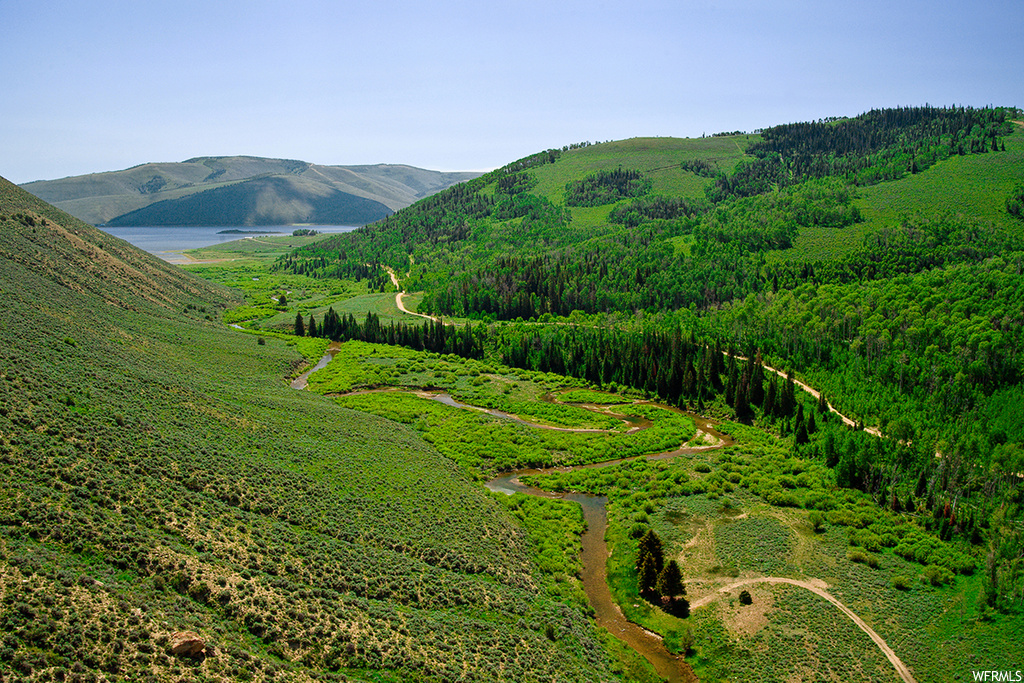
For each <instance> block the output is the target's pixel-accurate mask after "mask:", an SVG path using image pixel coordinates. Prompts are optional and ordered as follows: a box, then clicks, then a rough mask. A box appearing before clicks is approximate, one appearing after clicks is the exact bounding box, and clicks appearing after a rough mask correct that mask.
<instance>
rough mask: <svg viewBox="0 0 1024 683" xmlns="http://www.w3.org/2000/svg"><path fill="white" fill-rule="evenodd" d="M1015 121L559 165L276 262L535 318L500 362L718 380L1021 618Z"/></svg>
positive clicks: (776, 134) (538, 159)
mask: <svg viewBox="0 0 1024 683" xmlns="http://www.w3.org/2000/svg"><path fill="white" fill-rule="evenodd" d="M1020 117H1021V112H1020V111H1019V110H1016V109H1010V108H983V109H972V108H963V107H956V108H935V107H928V106H926V107H908V108H900V109H887V110H876V111H871V112H868V113H866V114H863V115H861V116H858V117H855V118H838V119H830V120H827V121H818V122H810V123H804V124H787V125H782V126H776V127H772V128H767V129H764V130H762V131H759V132H758V133H757V134H752V135H746V134H733V135H724V136H716V137H712V138H709V139H704V140H692V141H674V140H664V141H662V140H658V139H642V140H629V141H623V142H619V143H608V144H605V145H576V146H573V147H572V148H570V147H566V148H563V149H561V150H548V151H546V152H543V153H539V154H537V155H534V156H531V157H527V158H525V159H522V160H520V161H518V162H515V163H513V164H510V165H508V166H506V167H503V168H501V169H498V170H496V171H493V172H491V173H489V174H487V175H485V176H482V177H480V178H477V179H475V180H472V181H469V182H467V183H463V184H461V185H458V186H456V187H453V188H451V189H450V190H447V191H445V192H443V193H439V194H438V195H435V196H434V197H431V198H429V199H428V200H426V201H422V202H419V203H417V204H415V205H413V206H412V207H409V208H408V209H405V210H403V211H401V212H399V213H397V214H396V215H394V216H391V217H389V218H387V219H385V220H383V221H380V222H378V223H376V224H373V225H370V226H367V227H366V228H364V229H362V230H360V231H357V232H355V233H351V234H348V235H343V236H338V237H335V238H332V239H330V240H326V241H323V242H319V243H318V244H316V245H313V246H311V247H308V248H305V249H301V250H298V251H296V252H294V253H293V254H292V255H290V256H287V257H285V258H283V259H282V260H281V261H280V262H279V264H278V267H279V268H280V269H283V270H286V271H291V272H295V273H305V274H308V275H313V276H334V277H345V276H352V277H357V276H359V273H361V272H362V271H361V270H360V269H364V268H365V264H367V263H371V264H380V265H382V266H387V267H390V268H392V269H394V270H396V271H398V272H400V273H408V274H407V275H406V277H405V278H404V280H403V282H402V284H403V286H404V287H406V288H408V289H422V290H423V292H424V296H423V303H422V305H421V307H420V310H421V311H422V312H429V313H433V314H440V315H444V316H453V317H463V318H470V319H476V320H480V321H486V322H493V321H501V320H506V321H514V320H518V319H523V320H526V321H532V324H513V325H505V326H500V325H499V326H497V327H496V328H495V329H494V330H492V332H490V333H485V332H483V331H481V332H480V336H481V338H483V337H485V336H486V334H492V335H493V337H492V338H490V339H489V341H488V342H486V343H488V344H491V346H490V348H491V349H492V351H493V352H494V353H499V354H501V355H502V358H503V359H504V361H505V362H508V363H510V364H513V365H519V366H523V367H530V368H533V369H539V370H545V371H554V372H567V373H568V374H576V375H577V376H582V377H586V378H587V379H588V380H591V381H594V382H597V383H609V382H615V383H619V382H625V383H628V384H629V385H631V386H633V387H637V388H641V389H645V390H647V391H648V392H650V393H651V395H657V396H659V397H661V398H662V399H665V400H669V401H671V402H674V403H677V404H679V405H685V406H689V407H691V408H696V407H700V406H701V405H702V401H703V399H704V398H706V397H708V396H709V394H710V393H717V392H718V390H719V388H716V389H715V390H714V392H712V391H711V389H710V388H709V382H710V383H712V384H713V383H715V382H720V389H721V390H723V391H724V400H725V402H726V404H727V405H728V407H729V409H730V410H731V411H733V414H734V415H736V416H737V417H739V418H741V419H744V420H746V421H748V422H753V423H754V424H757V425H759V426H763V427H765V428H768V429H771V430H774V431H776V432H777V433H779V434H781V435H783V436H787V437H790V438H792V439H793V442H792V448H793V449H794V451H795V452H798V453H801V454H803V455H805V456H808V457H812V458H819V459H820V460H821V461H822V462H823V463H825V464H827V466H828V467H829V468H831V470H832V472H833V476H834V477H835V483H836V484H838V485H839V486H843V487H850V488H856V489H861V490H862V491H864V492H866V493H868V494H870V495H871V496H873V497H874V498H875V500H876V501H878V502H879V504H881V505H883V506H885V507H887V508H889V509H894V510H896V509H898V510H900V511H905V510H910V511H912V512H913V513H914V514H918V515H923V516H925V517H928V518H931V519H932V520H933V521H932V522H928V524H929V525H930V526H934V529H935V531H936V533H937V534H938V535H940V536H941V537H942V538H944V539H954V540H955V539H959V541H958V542H961V543H963V544H964V548H965V552H968V553H969V554H971V556H972V557H974V558H975V559H974V560H972V563H971V565H972V568H971V569H970V571H974V569H973V567H977V569H978V570H979V571H982V572H984V575H985V581H986V584H985V586H986V587H985V598H984V600H983V602H984V603H985V604H986V605H988V607H990V608H992V609H997V610H1010V611H1013V610H1020V609H1021V608H1022V605H1024V603H1022V600H1024V560H1022V555H1021V553H1022V549H1024V544H1022V535H1021V523H1022V522H1021V520H1022V509H1021V504H1022V501H1021V486H1020V476H1021V474H1022V473H1024V432H1022V428H1021V424H1022V421H1021V419H1020V418H1021V416H1022V415H1024V294H1022V293H1024V223H1022V222H1021V219H1020V211H1019V203H1020V201H1021V200H1020V197H1021V194H1020V187H1021V185H1020V183H1021V177H1024V125H1022V122H1021V121H1020ZM883 200H884V201H883ZM570 314H571V317H567V318H565V317H563V316H570ZM545 322H555V323H556V324H554V325H548V326H545V325H543V324H541V323H545ZM590 327H598V328H607V331H606V332H604V333H601V334H597V333H591V332H588V331H587V328H590ZM480 329H481V330H483V329H484V328H480ZM621 335H625V337H621ZM630 335H632V339H633V340H632V341H630V339H628V338H629V337H630ZM643 335H654V336H651V337H650V339H649V340H648V339H647V338H646V337H644V336H643ZM616 340H618V341H616ZM672 340H675V341H672ZM708 347H711V348H716V349H719V350H721V351H731V352H732V353H733V354H741V355H743V356H746V357H750V358H753V357H755V356H756V355H757V354H760V356H761V357H762V358H763V359H764V360H765V361H766V362H770V363H771V364H773V365H774V366H776V367H779V368H782V369H786V370H790V371H792V372H795V373H796V375H797V376H799V377H803V378H805V379H807V380H808V381H809V382H811V383H812V385H814V386H816V387H818V388H820V389H821V390H823V392H824V394H825V395H826V396H827V397H828V400H829V401H831V402H832V403H833V404H834V405H835V406H837V407H838V408H839V409H840V410H841V411H843V412H844V413H846V414H849V415H852V416H853V417H854V419H855V420H856V421H857V422H858V423H859V424H861V425H867V426H873V427H876V428H878V429H879V430H880V431H881V433H882V434H883V435H884V437H885V438H882V439H874V438H863V437H864V436H865V435H864V434H857V433H852V434H851V433H845V432H842V431H839V430H838V429H834V428H830V429H826V430H818V431H817V433H815V430H808V425H807V423H806V419H805V416H804V415H803V414H800V415H799V416H798V415H797V414H796V413H795V412H793V409H792V407H790V408H787V409H785V410H782V409H780V408H779V407H778V403H777V401H776V400H775V399H776V398H777V396H778V393H777V392H778V391H781V389H779V388H778V387H775V383H774V381H772V382H769V380H768V379H763V380H758V381H757V382H754V381H753V380H752V379H751V378H752V376H753V375H752V373H753V371H752V370H749V369H747V370H744V367H743V365H742V364H740V363H737V364H736V366H734V367H733V369H717V367H716V366H715V365H714V364H712V363H711V361H709V360H708V359H707V358H708V356H707V355H706V354H705V352H704V351H701V349H706V348H708ZM716 362H717V361H716ZM737 366H738V367H737ZM773 376H774V375H773ZM702 387H704V389H702ZM740 387H742V388H743V389H742V390H740ZM702 392H707V393H702ZM769 394H772V395H773V401H772V403H771V404H770V406H766V405H765V403H766V402H767V399H768V396H769Z"/></svg>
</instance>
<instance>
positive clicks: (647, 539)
mask: <svg viewBox="0 0 1024 683" xmlns="http://www.w3.org/2000/svg"><path fill="white" fill-rule="evenodd" d="M645 554H647V555H650V556H651V558H653V559H654V569H655V572H661V569H662V567H664V566H665V553H664V551H663V550H662V547H661V539H660V538H659V537H658V534H656V533H654V531H653V530H651V529H648V531H647V533H645V534H644V535H643V536H641V537H640V543H639V546H638V549H637V560H638V561H639V560H640V559H641V558H643V556H644V555H645Z"/></svg>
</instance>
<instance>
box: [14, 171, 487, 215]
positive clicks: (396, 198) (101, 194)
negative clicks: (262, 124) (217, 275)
mask: <svg viewBox="0 0 1024 683" xmlns="http://www.w3.org/2000/svg"><path fill="white" fill-rule="evenodd" d="M477 175H479V174H477V173H468V172H440V171H429V170H425V169H420V168H415V167H412V166H404V165H390V164H377V165H363V166H322V165H318V164H311V163H309V162H305V161H296V160H291V159H266V158H261V157H244V156H239V157H197V158H194V159H189V160H187V161H183V162H180V163H150V164H142V165H139V166H134V167H132V168H129V169H125V170H122V171H112V172H108V173H92V174H88V175H83V176H74V177H70V178H62V179H59V180H40V181H36V182H32V183H26V184H25V185H23V186H22V187H23V188H24V189H26V190H28V191H29V192H31V193H33V194H35V195H36V196H38V197H40V198H42V199H44V200H45V201H47V202H50V203H52V204H54V205H55V206H57V207H59V208H61V209H64V210H65V211H67V212H68V213H70V214H72V215H74V216H76V217H77V218H80V219H81V220H83V221H86V222H87V223H90V224H93V225H103V224H110V225H289V224H292V223H319V224H328V225H329V224H340V225H362V224H364V223H369V222H372V221H375V220H378V219H380V218H383V217H384V216H387V215H388V214H390V213H392V212H393V211H396V210H398V209H400V208H402V207H405V206H408V205H409V204H412V203H413V202H415V201H416V200H418V199H421V198H423V197H425V196H427V195H430V194H432V193H434V192H438V191H439V190H443V189H445V188H447V187H449V186H451V185H453V184H454V183H457V182H461V181H463V180H468V179H470V178H473V177H476V176H477Z"/></svg>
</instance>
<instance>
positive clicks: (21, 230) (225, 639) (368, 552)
mask: <svg viewBox="0 0 1024 683" xmlns="http://www.w3.org/2000/svg"><path fill="white" fill-rule="evenodd" d="M0 292H2V295H3V300H4V305H3V307H2V312H0V463H2V465H0V677H2V678H3V680H12V681H13V680H18V681H22V680H24V681H54V680H56V681H61V680H77V681H86V680H91V681H99V680H132V681H150V680H160V681H165V680H205V681H246V680H257V681H270V680H274V681H281V680H284V681H342V680H354V681H359V680H365V681H397V680H412V679H416V680H425V681H442V680H445V681H446V680H455V679H458V680H467V681H471V680H476V681H493V680H506V681H522V680H552V679H558V680H578V681H595V680H611V679H613V678H614V677H613V676H612V674H611V673H610V671H609V664H608V662H607V661H606V657H605V655H604V651H603V649H602V647H601V645H600V643H599V640H598V638H599V636H598V634H597V632H596V631H595V630H594V628H593V627H592V625H591V624H590V623H589V622H588V621H587V619H586V618H585V617H584V615H583V613H582V612H581V610H580V609H579V608H578V607H570V606H567V605H565V604H563V602H561V601H558V600H556V599H555V598H553V597H551V596H550V595H549V593H548V592H547V591H546V590H544V586H545V585H546V582H547V581H548V579H546V578H545V575H544V574H543V573H542V572H541V571H540V569H539V568H538V567H537V566H536V565H535V564H534V563H533V561H532V559H531V558H532V545H531V541H530V540H529V539H528V538H527V535H526V534H525V532H524V531H523V530H522V529H521V527H520V525H519V523H518V522H517V521H515V519H514V518H513V516H512V513H510V512H509V511H508V510H507V509H506V508H505V507H504V506H502V505H499V504H498V503H497V502H496V501H495V500H494V499H493V498H491V497H490V496H489V495H488V494H487V493H486V492H485V491H484V490H482V489H481V488H479V487H477V486H476V485H475V483H473V482H471V481H470V480H469V479H468V478H467V477H466V476H465V475H464V474H463V473H462V472H461V471H460V470H459V469H458V468H457V467H456V466H455V465H454V464H453V463H452V462H451V461H450V460H448V459H447V458H445V457H443V456H442V455H440V454H439V453H438V451H437V450H436V449H434V448H433V447H432V446H430V445H429V444H428V443H427V442H425V441H424V440H423V439H422V438H421V437H420V436H419V435H418V434H417V433H415V432H414V431H413V430H411V429H410V428H407V427H405V426H402V425H400V424H398V423H395V422H391V421H389V420H384V419H381V418H376V417H372V416H369V415H366V414H364V413H356V412H354V411H351V410H345V409H342V408H339V407H338V406H336V405H335V404H333V403H331V402H329V401H328V400H326V399H324V398H322V397H319V396H316V395H313V394H310V393H308V392H298V391H295V390H293V389H290V388H289V387H288V385H287V383H286V378H287V377H288V376H289V375H290V374H291V373H292V371H293V369H294V368H295V367H296V365H297V364H298V363H299V362H300V361H301V356H300V354H299V353H298V352H297V350H296V348H294V347H293V346H289V345H286V344H285V343H284V342H283V341H281V340H279V339H276V338H271V339H269V340H265V339H263V338H262V337H261V338H259V340H258V342H257V338H256V337H254V336H251V335H247V334H244V333H242V332H239V331H237V330H232V329H230V328H227V327H226V326H224V324H223V323H222V321H221V313H222V311H223V310H224V309H225V307H227V306H233V305H235V304H237V303H239V300H238V299H237V298H236V297H237V296H238V295H237V294H235V293H231V292H229V291H228V290H226V289H223V288H221V287H218V286H214V285H211V284H209V283H207V282H205V281H203V280H200V279H199V278H197V277H195V276H193V275H191V274H188V273H185V272H184V271H182V270H180V269H177V268H175V267H173V266H170V265H168V264H166V263H164V262H163V261H160V260H159V259H156V258H154V257H151V256H149V255H147V254H144V253H143V252H141V251H138V250H136V249H134V248H133V247H131V246H130V245H128V244H127V243H125V242H123V241H121V240H118V239H116V238H113V237H110V236H109V235H105V234H104V233H102V232H100V231H98V230H96V229H94V228H92V227H90V226H88V225H85V224H83V223H81V222H79V221H77V220H75V219H73V218H71V217H70V216H68V215H67V214H64V213H63V212H62V211H59V210H57V209H54V208H53V207H51V206H48V205H46V204H45V203H43V202H42V201H40V200H38V199H36V198H35V197H33V196H31V195H29V194H27V193H25V192H24V191H21V190H19V189H17V188H16V187H14V186H13V185H11V184H10V183H8V182H7V181H4V180H0ZM324 346H325V345H324V344H320V343H317V342H316V340H313V343H312V344H311V345H303V344H300V345H299V348H300V349H304V350H305V351H306V352H307V353H310V354H312V355H315V356H317V357H319V355H320V354H322V353H323V348H324ZM181 634H191V635H189V636H187V637H184V636H182V635H181ZM183 638H184V640H183ZM182 642H184V643H185V644H184V645H183V648H179V647H178V645H180V644H181V643H182ZM193 644H194V645H195V648H193V647H192V645H193Z"/></svg>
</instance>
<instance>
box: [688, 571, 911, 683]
mask: <svg viewBox="0 0 1024 683" xmlns="http://www.w3.org/2000/svg"><path fill="white" fill-rule="evenodd" d="M755 583H788V584H790V585H791V586H797V587H799V588H806V589H807V590H809V591H811V592H812V593H814V594H815V595H818V596H820V597H822V598H824V599H826V600H828V601H829V602H831V603H832V604H833V605H835V606H836V607H837V608H838V609H839V611H841V612H842V613H843V614H845V615H846V616H848V617H849V618H850V619H851V620H852V621H853V623H854V624H856V625H857V627H858V628H860V630H862V631H864V633H866V634H868V637H869V638H871V640H873V641H874V642H875V645H877V646H878V649H880V650H881V651H882V654H884V655H885V656H886V658H887V659H888V660H889V661H890V662H891V663H892V665H893V667H894V668H895V669H896V673H897V674H899V676H900V678H902V679H903V680H904V681H905V682H906V683H916V681H915V680H914V676H913V675H912V674H911V673H910V669H908V668H907V666H906V664H904V663H903V661H902V660H900V658H899V657H897V656H896V653H895V652H893V649H892V648H891V647H889V645H888V644H887V643H886V642H885V640H883V639H882V636H880V635H878V633H877V632H876V631H875V630H874V629H873V628H871V627H870V626H868V625H867V624H866V623H865V622H864V620H863V619H861V618H860V617H858V616H857V615H856V614H854V613H853V612H852V611H851V610H850V608H848V607H847V606H846V605H844V604H843V603H841V602H839V601H838V600H836V599H835V598H834V597H832V595H831V594H829V593H828V592H826V591H825V589H824V588H823V586H824V585H825V584H824V582H821V581H819V582H811V581H798V580H797V579H787V578H784V577H781V576H765V577H761V578H756V579H744V580H742V581H735V582H733V583H730V584H727V585H725V586H722V587H721V588H718V589H717V590H716V591H715V592H714V593H711V594H710V595H705V596H704V597H703V598H701V599H699V600H696V601H694V602H693V604H691V605H690V610H691V611H693V610H696V609H700V608H701V607H705V606H706V605H709V604H711V603H712V602H714V601H715V600H719V599H721V598H724V597H725V596H726V595H728V594H729V592H730V591H733V590H735V589H737V588H740V587H741V586H749V585H751V584H755Z"/></svg>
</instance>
